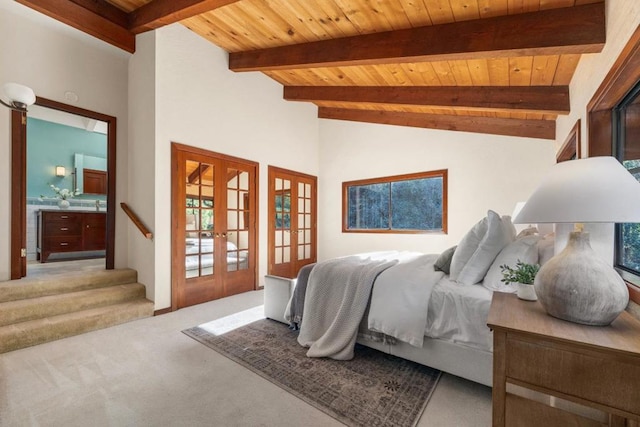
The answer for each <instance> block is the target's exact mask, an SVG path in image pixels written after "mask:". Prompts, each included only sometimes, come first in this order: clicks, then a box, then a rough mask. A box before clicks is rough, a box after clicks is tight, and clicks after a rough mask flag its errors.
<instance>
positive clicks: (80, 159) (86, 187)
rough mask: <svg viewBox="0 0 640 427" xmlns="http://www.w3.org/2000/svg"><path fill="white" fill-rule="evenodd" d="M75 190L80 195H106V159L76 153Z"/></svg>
mask: <svg viewBox="0 0 640 427" xmlns="http://www.w3.org/2000/svg"><path fill="white" fill-rule="evenodd" d="M74 168H75V175H74V177H75V188H76V189H77V190H78V191H79V192H80V193H82V194H107V159H104V158H102V157H94V156H88V155H86V154H81V153H76V154H75V156H74Z"/></svg>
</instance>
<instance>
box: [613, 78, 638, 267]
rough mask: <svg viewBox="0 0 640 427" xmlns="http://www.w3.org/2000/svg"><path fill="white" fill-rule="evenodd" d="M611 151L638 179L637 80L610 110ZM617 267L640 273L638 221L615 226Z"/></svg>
mask: <svg viewBox="0 0 640 427" xmlns="http://www.w3.org/2000/svg"><path fill="white" fill-rule="evenodd" d="M613 120H614V124H615V125H614V135H615V136H614V138H613V144H614V145H613V147H612V148H613V153H614V155H615V156H616V157H617V158H618V160H620V161H621V162H622V164H623V165H624V166H625V167H626V168H627V169H628V170H629V172H630V173H631V174H632V175H633V176H634V177H635V178H636V179H637V180H639V181H640V83H637V84H636V86H635V87H634V88H633V89H632V90H631V91H630V92H629V93H628V95H627V96H625V97H624V98H623V99H622V101H620V103H619V104H618V105H617V106H616V108H614V110H613ZM616 266H617V267H618V268H619V269H620V270H622V271H624V272H628V273H631V274H634V275H636V276H637V275H640V224H617V225H616Z"/></svg>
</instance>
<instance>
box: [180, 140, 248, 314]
mask: <svg viewBox="0 0 640 427" xmlns="http://www.w3.org/2000/svg"><path fill="white" fill-rule="evenodd" d="M172 162H173V167H172V170H173V174H174V175H173V177H172V182H173V184H172V199H173V200H172V206H173V213H172V221H173V227H172V248H173V265H172V276H173V280H172V308H173V309H174V310H175V309H178V308H182V307H187V306H190V305H194V304H200V303H202V302H206V301H211V300H213V299H218V298H222V297H225V296H229V295H234V294H237V293H241V292H246V291H250V290H254V289H255V287H256V282H257V280H256V278H257V270H256V265H257V263H256V256H257V253H256V252H257V251H256V248H257V242H256V207H257V185H256V176H257V168H258V166H257V163H255V162H251V161H248V160H243V159H238V158H235V157H230V156H226V155H222V154H217V153H213V152H209V151H206V150H202V149H198V148H194V147H188V146H185V145H181V144H176V143H174V144H172Z"/></svg>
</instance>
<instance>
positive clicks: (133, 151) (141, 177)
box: [126, 31, 156, 301]
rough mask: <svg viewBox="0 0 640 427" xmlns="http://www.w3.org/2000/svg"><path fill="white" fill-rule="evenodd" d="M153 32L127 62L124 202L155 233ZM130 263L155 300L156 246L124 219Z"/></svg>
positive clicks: (139, 39) (141, 39)
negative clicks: (126, 163) (127, 146)
mask: <svg viewBox="0 0 640 427" xmlns="http://www.w3.org/2000/svg"><path fill="white" fill-rule="evenodd" d="M155 61H156V33H155V32H154V31H152V32H148V33H144V34H140V35H138V36H137V37H136V53H135V54H134V55H133V56H132V57H131V59H130V60H129V128H128V137H129V141H131V143H130V144H129V150H128V151H127V153H126V155H127V157H128V159H129V180H128V193H129V197H128V200H127V203H128V204H129V207H130V208H131V209H132V210H133V211H134V212H135V213H136V214H137V215H138V217H139V218H140V220H141V221H142V222H143V223H144V224H145V225H146V226H147V228H149V230H151V231H152V232H153V231H155V212H156V206H155V192H154V191H153V188H154V186H153V182H154V180H155V170H156V169H155V143H156V139H155V137H156V120H155V118H156V71H155V69H156V62H155ZM127 226H128V231H129V246H128V248H129V259H128V261H129V264H128V266H129V267H131V268H133V269H134V270H136V271H137V272H138V282H140V283H143V284H145V285H146V292H147V298H148V299H149V300H151V301H154V300H155V291H156V290H155V285H154V284H155V268H156V264H155V244H154V242H153V241H152V240H148V239H146V238H145V237H144V236H143V235H142V233H140V231H139V230H138V229H137V228H136V227H135V225H133V223H132V222H131V221H128V220H127Z"/></svg>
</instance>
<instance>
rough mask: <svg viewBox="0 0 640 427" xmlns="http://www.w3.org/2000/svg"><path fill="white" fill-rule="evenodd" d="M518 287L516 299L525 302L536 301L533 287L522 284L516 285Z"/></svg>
mask: <svg viewBox="0 0 640 427" xmlns="http://www.w3.org/2000/svg"><path fill="white" fill-rule="evenodd" d="M516 285H517V286H518V298H520V299H524V300H527V301H537V300H538V297H537V296H536V288H535V287H534V286H533V285H525V284H524V283H517V284H516Z"/></svg>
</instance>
